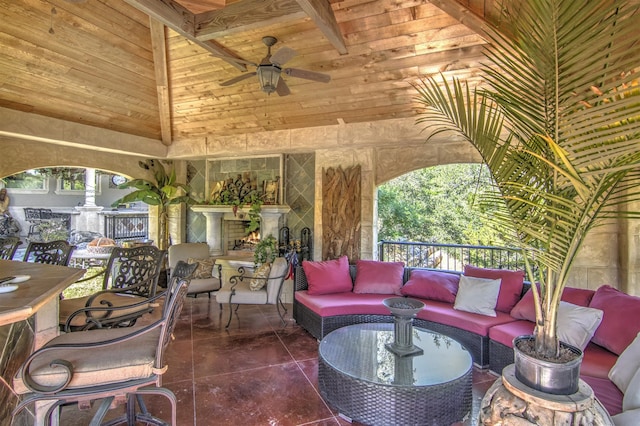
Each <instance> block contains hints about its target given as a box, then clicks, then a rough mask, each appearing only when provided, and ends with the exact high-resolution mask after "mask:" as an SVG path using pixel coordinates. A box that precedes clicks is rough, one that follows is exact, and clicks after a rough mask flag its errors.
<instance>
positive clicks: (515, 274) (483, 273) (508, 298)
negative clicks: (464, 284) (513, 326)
mask: <svg viewBox="0 0 640 426" xmlns="http://www.w3.org/2000/svg"><path fill="white" fill-rule="evenodd" d="M464 274H465V275H466V276H469V277H476V278H489V279H493V280H495V279H497V278H500V279H501V280H502V281H501V282H500V293H499V294H498V303H497V304H496V311H500V312H511V309H513V307H514V306H515V304H516V303H518V300H520V295H521V294H522V286H523V285H524V271H509V270H507V269H486V268H478V267H477V266H472V265H465V267H464Z"/></svg>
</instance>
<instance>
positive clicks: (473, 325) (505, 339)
mask: <svg viewBox="0 0 640 426" xmlns="http://www.w3.org/2000/svg"><path fill="white" fill-rule="evenodd" d="M414 271H425V270H424V269H418V268H404V269H403V276H402V282H403V287H406V286H405V285H406V284H407V282H408V281H409V279H410V277H411V274H412V273H413V272H414ZM357 273H358V270H357V267H356V266H355V265H349V274H350V277H351V281H352V283H355V282H356V278H357ZM442 273H443V271H438V274H442ZM444 273H445V274H451V276H458V277H459V276H460V273H458V272H450V271H449V272H447V271H445V272H444ZM528 291H529V286H528V285H527V284H526V283H523V286H522V289H521V293H520V294H519V300H518V301H517V303H516V305H515V306H514V307H513V309H512V310H511V311H510V312H508V313H507V312H500V311H498V310H497V309H496V316H495V317H491V316H485V315H479V314H476V313H470V312H464V311H460V310H456V309H454V308H453V303H448V302H443V301H440V300H430V299H427V298H421V297H415V296H412V297H414V298H418V299H419V300H421V301H422V302H424V303H425V308H424V309H423V310H422V311H421V312H420V313H419V314H418V315H417V318H416V319H415V320H414V324H415V325H416V326H418V327H423V328H427V329H430V330H433V331H436V332H439V333H442V334H444V335H446V336H450V337H452V338H454V339H456V340H457V341H459V342H460V343H462V344H463V345H464V346H465V347H466V348H467V350H469V352H470V353H471V355H472V358H473V361H474V363H476V364H477V365H478V366H480V367H482V368H487V367H488V368H490V369H491V370H492V371H494V372H496V373H500V372H501V371H502V368H504V366H506V365H508V364H511V363H513V349H512V346H511V342H512V340H513V338H514V337H517V336H520V335H524V334H531V333H532V331H533V327H534V323H533V322H532V321H531V320H529V319H525V318H530V319H533V318H532V317H531V315H533V314H532V312H533V311H532V309H533V308H532V300H531V299H532V298H531V294H530V292H529V294H527V292H528ZM599 292H602V293H605V292H606V293H607V296H612V295H613V296H615V297H613V299H611V300H608V301H607V300H606V297H599V296H598V293H599ZM613 292H615V294H613ZM394 296H395V297H397V294H394V293H387V294H383V293H372V294H368V293H356V292H355V290H354V291H344V292H337V293H329V294H310V293H309V282H308V279H307V274H305V269H304V265H303V266H299V267H297V268H296V271H295V280H294V303H293V317H294V319H295V320H296V322H297V323H298V324H299V325H300V326H301V327H303V328H304V329H305V330H307V331H308V332H309V333H310V334H311V335H313V336H314V337H316V338H317V339H322V338H323V337H324V336H326V335H327V334H328V333H330V332H331V331H333V330H335V329H337V328H340V327H344V326H347V325H351V324H358V323H368V322H389V323H390V322H392V321H393V318H392V316H391V314H390V313H389V311H388V310H387V309H386V308H385V307H384V305H383V304H382V301H383V300H384V299H386V298H388V297H394ZM616 297H617V298H618V299H616ZM620 298H626V299H628V300H627V301H628V302H629V303H630V304H629V306H628V309H627V311H625V312H626V313H624V315H627V317H628V315H629V314H630V313H631V315H635V317H636V318H635V319H634V318H632V319H631V320H630V321H627V322H626V323H625V324H624V326H625V332H624V336H623V338H618V337H619V336H618V334H619V330H617V329H616V328H617V326H618V322H619V321H620V312H617V311H616V309H615V305H616V304H617V305H619V304H620ZM563 300H565V301H567V302H569V303H572V304H576V305H581V306H589V305H590V304H592V302H597V300H600V301H601V303H600V304H599V305H598V304H597V303H596V305H598V306H596V307H597V308H599V309H602V310H603V311H604V315H603V320H602V324H601V326H600V328H603V327H604V331H605V332H606V333H610V334H611V335H615V336H618V337H615V338H614V339H613V340H614V341H615V344H614V345H613V346H612V345H609V344H607V340H608V339H607V336H603V335H602V334H603V333H600V335H598V331H596V335H595V336H594V340H593V341H591V342H590V343H589V344H588V345H587V347H586V348H585V350H584V358H583V363H582V367H581V378H583V380H585V381H586V382H587V383H588V384H589V385H590V386H591V387H592V388H593V389H594V392H595V394H596V396H597V397H598V399H599V400H600V401H601V402H602V403H603V405H604V406H605V407H606V408H607V410H608V411H609V413H610V414H611V415H615V414H618V413H620V412H621V411H622V398H623V394H622V392H620V390H619V389H618V388H617V387H616V385H615V384H614V383H613V382H611V380H609V379H608V377H607V374H608V373H609V370H610V369H611V367H612V366H613V365H614V364H615V362H616V360H617V359H618V355H619V354H620V352H621V350H622V349H624V348H623V346H624V345H625V344H626V345H629V343H630V341H629V338H631V340H633V337H635V335H637V334H638V333H639V332H640V298H637V297H633V296H628V295H625V294H624V293H621V292H619V291H617V290H614V289H612V288H611V287H609V286H603V288H602V290H600V289H599V290H598V291H592V290H583V289H571V288H567V289H566V290H565V293H564V294H563ZM602 301H604V302H602ZM636 303H638V305H637V306H638V308H637V309H636V308H635V306H636V305H635V304H636ZM633 311H635V313H633ZM514 315H515V316H514ZM600 328H599V329H600ZM599 329H598V330H599ZM596 342H597V343H596ZM598 343H599V344H598Z"/></svg>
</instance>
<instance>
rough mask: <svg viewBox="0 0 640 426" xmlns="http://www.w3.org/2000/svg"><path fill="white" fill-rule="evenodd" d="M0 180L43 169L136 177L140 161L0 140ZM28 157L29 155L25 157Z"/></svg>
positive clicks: (139, 158)
mask: <svg viewBox="0 0 640 426" xmlns="http://www.w3.org/2000/svg"><path fill="white" fill-rule="evenodd" d="M2 149H3V155H2V158H1V159H0V177H6V176H11V175H13V174H16V173H20V172H23V171H25V170H29V169H37V168H45V167H90V168H95V169H99V170H103V171H107V172H111V173H117V174H121V175H124V176H127V177H139V175H140V174H141V173H142V172H143V170H142V169H140V167H138V161H139V160H142V159H143V158H142V157H134V156H130V155H122V154H114V153H111V152H101V151H94V150H87V149H79V148H77V147H71V146H63V145H53V144H46V143H39V142H33V141H24V140H3V141H2ZM25 153H28V155H25Z"/></svg>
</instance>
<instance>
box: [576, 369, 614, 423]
mask: <svg viewBox="0 0 640 426" xmlns="http://www.w3.org/2000/svg"><path fill="white" fill-rule="evenodd" d="M580 378H581V379H582V380H584V381H585V382H587V384H588V385H589V386H591V389H593V393H594V394H595V395H596V398H598V400H599V401H600V402H601V403H602V405H604V408H606V409H607V411H608V412H609V414H610V415H612V416H615V415H616V414H620V413H621V412H622V398H623V397H624V396H623V395H622V392H620V389H618V387H617V386H616V385H614V384H613V382H612V381H611V380H609V379H603V378H600V377H591V376H580Z"/></svg>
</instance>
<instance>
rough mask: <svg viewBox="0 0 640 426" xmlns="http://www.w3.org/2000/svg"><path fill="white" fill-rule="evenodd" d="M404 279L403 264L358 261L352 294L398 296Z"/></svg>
mask: <svg viewBox="0 0 640 426" xmlns="http://www.w3.org/2000/svg"><path fill="white" fill-rule="evenodd" d="M403 277H404V262H379V261H377V260H358V261H357V262H356V282H355V284H354V286H353V292H354V293H375V294H397V295H400V294H402V293H400V288H401V287H402V282H403Z"/></svg>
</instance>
